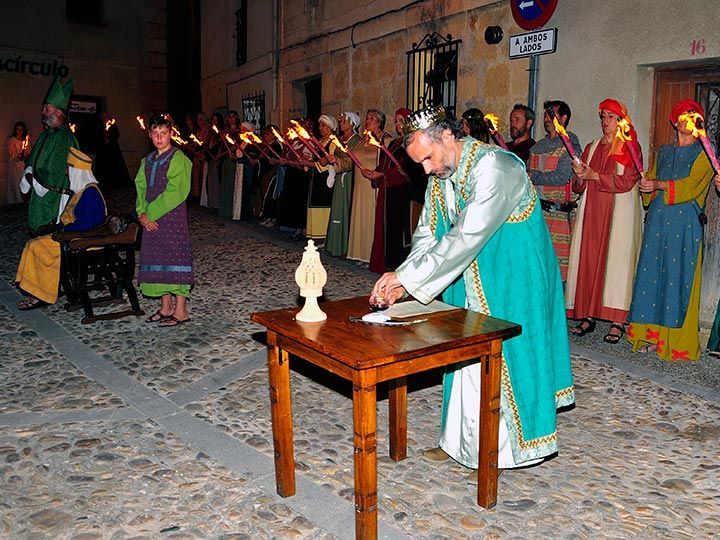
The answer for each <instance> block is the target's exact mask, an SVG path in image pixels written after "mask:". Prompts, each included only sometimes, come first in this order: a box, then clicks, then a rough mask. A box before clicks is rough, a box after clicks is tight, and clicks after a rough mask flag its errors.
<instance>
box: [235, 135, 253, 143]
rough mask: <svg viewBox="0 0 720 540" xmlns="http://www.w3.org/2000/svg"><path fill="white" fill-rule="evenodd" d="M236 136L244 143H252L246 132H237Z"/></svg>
mask: <svg viewBox="0 0 720 540" xmlns="http://www.w3.org/2000/svg"><path fill="white" fill-rule="evenodd" d="M238 136H239V137H240V140H241V141H242V142H244V143H245V144H252V143H253V141H252V139H251V138H250V137H249V136H248V134H247V133H238Z"/></svg>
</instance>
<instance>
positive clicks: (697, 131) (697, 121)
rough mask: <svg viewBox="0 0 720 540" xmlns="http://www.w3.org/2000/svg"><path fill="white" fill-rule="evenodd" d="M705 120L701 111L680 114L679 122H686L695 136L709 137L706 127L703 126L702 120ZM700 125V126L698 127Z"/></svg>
mask: <svg viewBox="0 0 720 540" xmlns="http://www.w3.org/2000/svg"><path fill="white" fill-rule="evenodd" d="M703 120H705V119H704V118H703V117H702V115H701V114H700V113H696V112H689V113H685V114H681V115H680V116H678V122H685V129H689V130H691V131H692V136H693V137H707V132H706V131H705V128H703V127H702V122H703ZM698 125H700V127H698Z"/></svg>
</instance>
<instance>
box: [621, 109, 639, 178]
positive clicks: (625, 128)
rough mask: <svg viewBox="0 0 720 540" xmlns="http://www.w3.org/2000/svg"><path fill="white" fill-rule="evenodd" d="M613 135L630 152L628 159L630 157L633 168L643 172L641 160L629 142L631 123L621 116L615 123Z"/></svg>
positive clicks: (630, 139) (630, 140)
mask: <svg viewBox="0 0 720 540" xmlns="http://www.w3.org/2000/svg"><path fill="white" fill-rule="evenodd" d="M615 137H617V138H618V139H620V140H621V141H623V142H624V143H625V147H626V148H627V149H628V153H629V154H630V159H632V162H633V165H635V168H636V169H637V172H639V173H640V174H641V175H642V174H643V166H642V161H640V156H638V154H637V150H636V149H635V146H634V145H632V144H630V143H631V142H632V140H633V139H632V124H631V123H630V122H629V121H628V120H627V119H625V118H621V119H620V120H618V123H617V131H616V132H615Z"/></svg>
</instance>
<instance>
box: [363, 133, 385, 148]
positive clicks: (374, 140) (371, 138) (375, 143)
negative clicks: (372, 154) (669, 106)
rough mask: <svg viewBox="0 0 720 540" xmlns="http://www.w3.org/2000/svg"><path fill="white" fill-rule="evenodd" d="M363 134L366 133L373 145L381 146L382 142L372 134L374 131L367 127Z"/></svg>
mask: <svg viewBox="0 0 720 540" xmlns="http://www.w3.org/2000/svg"><path fill="white" fill-rule="evenodd" d="M363 135H365V137H367V140H368V142H369V143H370V144H372V145H373V146H377V147H378V148H380V147H381V146H382V144H380V142H379V141H378V140H377V139H376V138H375V135H373V134H372V131H370V130H368V129H366V130H365V131H364V132H363Z"/></svg>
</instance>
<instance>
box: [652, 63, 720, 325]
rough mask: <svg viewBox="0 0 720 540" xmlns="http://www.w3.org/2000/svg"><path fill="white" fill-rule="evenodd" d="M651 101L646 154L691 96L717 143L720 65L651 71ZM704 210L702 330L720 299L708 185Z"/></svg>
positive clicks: (719, 242) (717, 219)
mask: <svg viewBox="0 0 720 540" xmlns="http://www.w3.org/2000/svg"><path fill="white" fill-rule="evenodd" d="M654 94H655V100H654V103H653V125H652V131H651V139H650V154H651V155H653V156H654V155H655V153H656V152H657V150H658V149H659V148H660V146H662V145H663V144H669V143H671V142H672V141H673V140H674V138H675V131H674V129H673V127H672V125H671V124H670V111H671V109H672V107H673V105H674V104H675V103H676V102H677V101H678V100H679V99H684V98H690V99H694V100H695V101H697V102H698V103H700V105H701V106H702V107H703V109H704V110H705V127H706V130H707V133H708V136H709V138H710V140H711V141H712V142H713V143H714V144H715V147H716V148H717V147H718V144H719V143H720V129H719V127H720V68H718V67H709V68H708V67H706V68H684V69H673V70H658V71H656V73H655V92H654ZM705 212H706V214H707V216H708V223H707V225H706V226H705V238H704V248H703V249H704V253H703V276H702V285H701V297H700V326H701V327H702V328H703V329H704V330H705V333H704V337H705V338H707V333H706V332H707V329H708V328H709V326H710V325H711V324H712V321H713V317H714V315H715V310H716V307H717V305H718V298H720V199H719V198H718V194H717V193H716V191H715V188H714V187H710V192H709V193H708V197H707V201H706V203H705Z"/></svg>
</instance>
